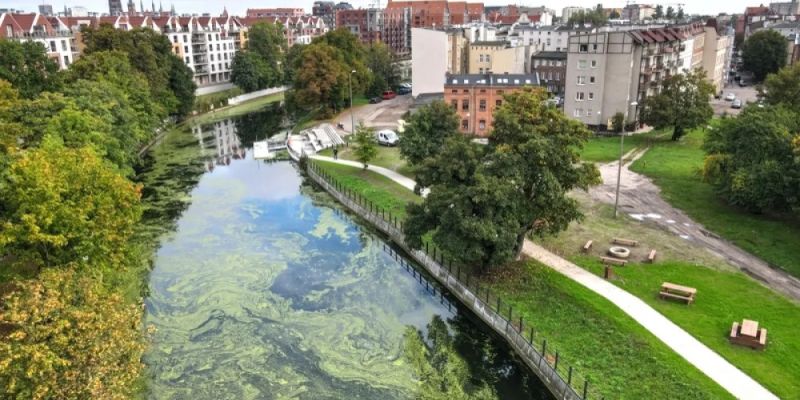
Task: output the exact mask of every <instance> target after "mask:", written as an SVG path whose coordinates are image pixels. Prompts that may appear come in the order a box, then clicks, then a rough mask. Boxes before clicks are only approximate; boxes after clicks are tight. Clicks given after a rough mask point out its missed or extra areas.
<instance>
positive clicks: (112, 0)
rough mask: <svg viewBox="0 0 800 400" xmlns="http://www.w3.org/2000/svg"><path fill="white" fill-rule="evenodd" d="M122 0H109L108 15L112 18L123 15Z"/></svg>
mask: <svg viewBox="0 0 800 400" xmlns="http://www.w3.org/2000/svg"><path fill="white" fill-rule="evenodd" d="M124 11H125V10H123V9H122V0H108V14H109V15H112V16H117V15H122V13H123V12H124Z"/></svg>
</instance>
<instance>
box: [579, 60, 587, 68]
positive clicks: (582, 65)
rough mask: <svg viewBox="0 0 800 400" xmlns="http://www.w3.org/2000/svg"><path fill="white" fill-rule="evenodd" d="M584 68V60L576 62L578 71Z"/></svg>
mask: <svg viewBox="0 0 800 400" xmlns="http://www.w3.org/2000/svg"><path fill="white" fill-rule="evenodd" d="M584 68H586V60H578V69H584Z"/></svg>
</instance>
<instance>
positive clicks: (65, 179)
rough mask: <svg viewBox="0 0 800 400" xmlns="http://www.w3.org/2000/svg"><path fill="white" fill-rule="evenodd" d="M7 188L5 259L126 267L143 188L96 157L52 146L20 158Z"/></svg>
mask: <svg viewBox="0 0 800 400" xmlns="http://www.w3.org/2000/svg"><path fill="white" fill-rule="evenodd" d="M0 185H1V186H2V190H0V209H1V210H3V213H2V214H1V215H0V227H2V229H0V255H7V254H12V255H14V257H15V258H16V259H17V260H18V261H19V262H22V263H33V264H36V265H41V266H55V265H66V264H73V263H74V264H78V265H83V264H85V263H91V264H92V265H93V266H95V267H100V268H112V269H114V268H119V267H120V266H121V265H123V264H124V262H125V260H126V255H127V253H126V251H127V243H128V239H129V238H130V236H131V235H132V234H133V228H134V226H135V224H136V222H137V221H138V220H139V217H140V215H141V207H140V204H139V197H140V190H141V188H140V187H138V186H136V185H134V184H132V183H131V182H129V181H128V180H126V179H125V178H123V177H122V176H120V175H118V174H117V173H116V172H115V170H114V169H113V168H111V167H110V166H109V165H108V164H107V162H106V161H105V160H103V159H101V158H100V157H99V156H98V155H97V154H96V153H95V152H94V151H93V150H91V149H88V148H81V149H69V148H65V147H63V146H60V145H58V144H53V143H47V142H45V143H43V144H42V147H40V148H38V149H33V150H28V151H25V152H24V153H21V154H20V155H19V156H18V157H16V158H14V159H13V160H12V162H11V165H10V166H9V168H8V170H7V171H4V172H3V175H2V180H0Z"/></svg>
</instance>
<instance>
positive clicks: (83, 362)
mask: <svg viewBox="0 0 800 400" xmlns="http://www.w3.org/2000/svg"><path fill="white" fill-rule="evenodd" d="M90 276H91V275H90V274H81V273H79V272H76V271H75V269H74V268H55V269H51V270H47V271H44V272H43V273H42V274H41V275H40V276H39V277H38V278H37V279H34V280H27V281H21V282H15V283H14V284H13V286H14V287H15V288H16V290H13V291H12V292H11V293H7V294H5V295H4V296H3V298H2V299H0V327H2V328H3V329H2V332H3V333H2V340H0V391H2V392H3V393H5V395H4V397H5V398H14V399H90V398H91V399H101V398H102V399H124V398H129V396H131V395H132V394H133V393H132V392H133V390H134V388H135V387H136V385H135V383H136V381H137V379H139V374H140V373H141V371H142V370H143V368H144V365H143V364H142V361H141V359H142V354H143V353H144V349H145V343H144V341H143V340H142V306H141V305H139V304H130V303H127V302H125V301H124V300H123V299H122V298H121V297H120V296H119V295H118V294H115V293H113V292H108V291H107V290H106V289H104V288H103V287H102V286H101V285H100V284H99V283H98V282H97V281H95V280H94V279H92V278H91V277H90Z"/></svg>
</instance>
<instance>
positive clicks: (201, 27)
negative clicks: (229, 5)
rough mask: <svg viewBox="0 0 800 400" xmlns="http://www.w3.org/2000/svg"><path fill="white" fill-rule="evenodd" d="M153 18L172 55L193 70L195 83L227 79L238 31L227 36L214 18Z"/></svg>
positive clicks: (225, 28)
mask: <svg viewBox="0 0 800 400" xmlns="http://www.w3.org/2000/svg"><path fill="white" fill-rule="evenodd" d="M153 21H154V23H155V24H156V25H158V27H159V29H160V30H161V32H162V33H163V34H164V35H166V36H167V38H168V39H169V41H170V43H172V48H173V52H174V53H175V55H177V56H178V57H179V58H180V59H181V60H183V61H184V63H186V65H187V66H188V67H189V68H191V70H192V71H193V72H194V80H195V83H196V84H197V85H198V86H208V85H215V84H220V83H226V82H230V74H231V64H233V58H234V57H235V54H236V45H235V43H234V41H235V36H238V33H237V34H236V35H230V34H229V32H228V30H227V28H228V27H226V26H224V25H223V24H222V23H220V20H218V19H217V18H216V17H166V18H164V17H160V18H155V19H154V20H153Z"/></svg>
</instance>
